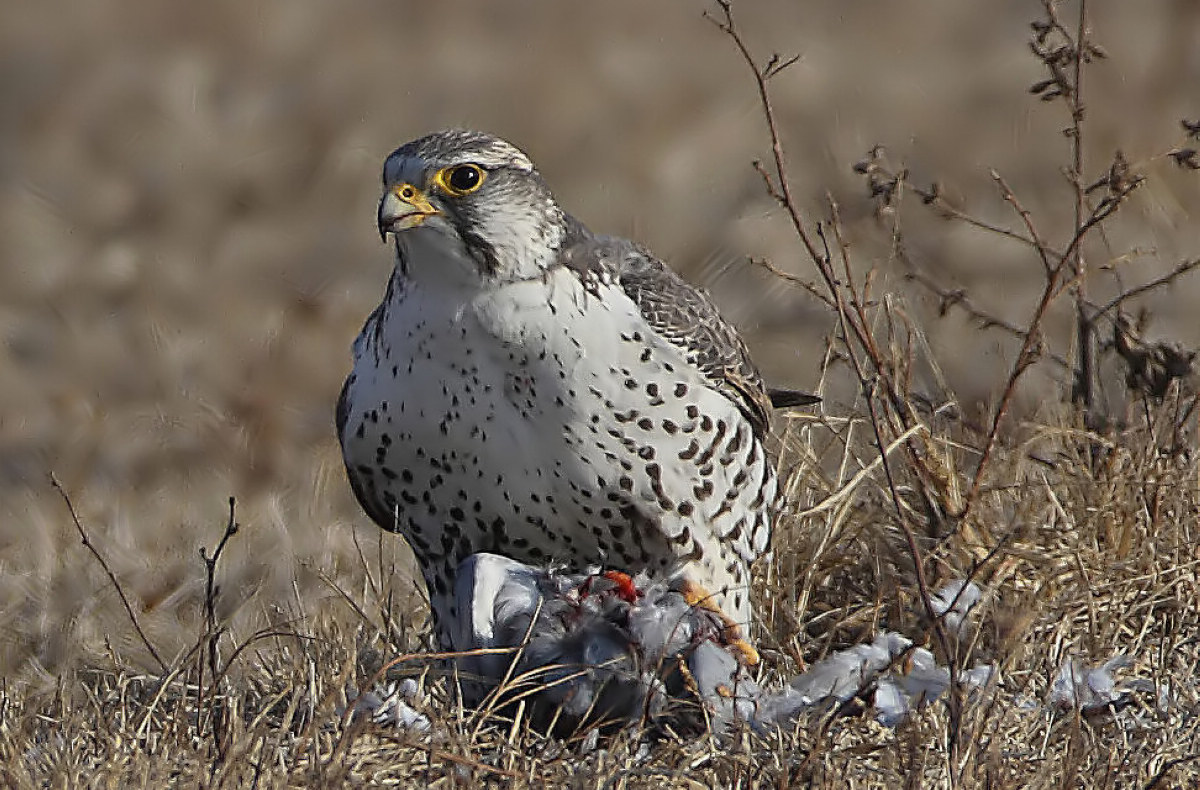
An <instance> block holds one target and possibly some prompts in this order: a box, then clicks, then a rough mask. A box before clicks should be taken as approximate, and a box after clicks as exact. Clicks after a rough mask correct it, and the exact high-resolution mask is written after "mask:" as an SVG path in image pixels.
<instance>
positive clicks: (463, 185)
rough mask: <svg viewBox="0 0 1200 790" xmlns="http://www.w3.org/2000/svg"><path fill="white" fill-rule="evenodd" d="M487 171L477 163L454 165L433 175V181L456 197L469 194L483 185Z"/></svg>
mask: <svg viewBox="0 0 1200 790" xmlns="http://www.w3.org/2000/svg"><path fill="white" fill-rule="evenodd" d="M486 178H487V172H486V171H485V170H484V169H483V168H482V167H480V166H479V165H475V164H467V165H454V166H453V167H443V168H442V169H441V170H439V171H438V172H437V175H435V176H434V177H433V181H434V183H435V184H437V185H438V186H439V187H441V188H442V190H443V191H444V192H446V193H447V194H449V195H453V196H454V197H462V196H463V195H469V194H471V193H472V192H474V191H475V190H477V189H479V187H481V186H483V182H484V180H485V179H486Z"/></svg>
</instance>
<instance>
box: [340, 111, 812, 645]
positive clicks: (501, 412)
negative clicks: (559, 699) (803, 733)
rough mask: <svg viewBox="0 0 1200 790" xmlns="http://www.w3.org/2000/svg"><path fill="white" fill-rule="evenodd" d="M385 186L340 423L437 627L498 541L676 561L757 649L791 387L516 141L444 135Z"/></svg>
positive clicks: (592, 557) (360, 476) (575, 559)
mask: <svg viewBox="0 0 1200 790" xmlns="http://www.w3.org/2000/svg"><path fill="white" fill-rule="evenodd" d="M383 184H384V186H383V193H382V195H381V197H380V200H379V204H378V207H377V212H376V223H377V227H378V230H379V232H380V234H381V236H382V237H383V238H384V240H385V241H386V240H387V238H388V236H389V235H391V236H392V238H393V240H394V242H395V244H394V269H393V272H392V276H391V279H390V281H389V283H388V287H387V291H386V294H385V295H384V297H383V300H382V303H381V304H380V305H379V307H378V308H377V309H376V310H375V312H374V313H372V314H371V316H370V317H369V318H368V319H367V321H366V323H365V325H364V326H363V330H362V333H361V334H360V335H359V337H358V339H357V340H356V341H355V344H354V360H355V361H354V370H353V372H352V373H351V374H350V376H349V378H348V379H347V380H346V384H345V386H344V387H343V390H342V395H341V397H340V398H339V401H338V407H337V426H338V436H339V438H340V440H341V445H342V455H343V458H344V460H345V463H346V473H347V477H348V478H349V480H350V485H351V487H352V488H353V490H354V493H355V495H356V497H357V498H358V501H359V503H360V504H361V505H362V507H363V509H364V510H365V511H366V512H367V514H368V515H369V516H370V517H371V518H372V520H374V521H375V522H376V523H377V524H379V525H380V526H381V527H383V528H384V529H388V530H392V531H396V532H399V533H401V534H402V535H404V537H405V538H406V539H407V540H408V542H409V544H410V545H411V546H412V548H413V551H414V553H415V554H416V558H417V562H418V565H419V566H420V568H421V571H422V574H423V576H424V578H425V581H426V584H427V586H428V588H429V592H430V596H429V598H430V605H431V607H432V608H433V611H434V617H435V620H436V621H437V624H438V638H439V641H441V642H442V643H443V645H444V646H449V640H450V631H451V629H453V628H456V627H458V626H459V625H461V624H462V623H463V621H464V620H467V619H470V618H475V617H478V616H480V615H479V613H478V612H475V611H474V610H473V609H472V608H471V603H470V602H469V601H463V602H459V601H456V600H455V597H454V589H455V585H454V575H455V572H456V568H457V567H458V565H459V564H460V563H461V562H462V561H463V560H464V559H466V558H467V557H469V556H472V555H474V554H477V553H480V552H494V553H497V554H501V555H505V556H507V557H509V558H511V559H513V560H517V561H520V562H522V563H528V564H531V565H544V564H545V563H546V562H547V561H548V560H549V559H551V558H559V559H561V560H563V561H564V562H565V563H566V564H567V565H568V566H569V567H570V568H572V569H575V570H582V569H584V568H587V567H589V566H594V565H600V566H602V567H619V568H622V569H623V570H624V571H628V572H629V573H630V574H639V573H641V572H643V571H661V570H663V569H665V568H674V567H679V566H682V567H683V569H684V570H686V572H687V573H688V575H689V577H690V578H693V579H695V580H696V581H698V582H701V583H703V584H704V585H705V586H707V587H708V588H709V589H714V590H726V591H728V590H732V591H735V592H723V593H721V594H719V595H718V596H717V598H716V600H714V601H712V602H711V604H710V605H709V608H713V609H714V610H715V611H721V612H722V617H723V620H722V622H723V623H725V624H726V626H725V629H724V630H725V634H726V637H727V639H726V641H727V642H728V644H729V646H730V647H732V648H733V649H735V650H738V651H739V653H740V654H741V655H742V656H743V660H744V661H745V662H746V663H754V662H755V661H757V654H756V653H754V650H753V648H752V647H750V646H749V645H748V644H746V643H745V642H744V640H742V639H741V631H740V630H738V629H737V627H736V626H735V625H734V622H735V621H740V622H748V621H749V620H750V601H749V599H748V597H747V596H746V594H745V592H744V591H745V590H746V588H747V587H748V584H749V580H750V563H752V562H753V561H754V560H755V559H756V558H757V557H759V556H761V555H762V554H763V553H764V552H766V551H767V550H768V547H769V542H770V533H771V525H772V522H773V521H774V519H775V518H776V515H777V514H778V512H779V510H780V507H781V505H782V500H783V492H782V490H781V487H780V486H779V483H778V480H777V477H776V471H775V464H774V460H773V458H772V457H771V455H770V453H769V452H768V448H767V444H766V439H767V434H768V422H769V419H770V416H771V409H772V406H773V405H779V404H783V403H795V402H797V401H796V398H795V397H790V398H785V397H784V396H783V395H777V397H775V398H772V396H771V393H770V391H769V390H768V389H767V387H766V385H765V384H764V382H763V380H762V376H761V375H760V374H759V372H758V369H757V368H756V367H755V365H754V363H753V361H752V360H751V359H750V355H749V352H748V351H747V349H746V345H745V343H744V342H743V341H742V339H741V338H740V337H739V335H738V333H737V331H736V330H735V329H734V328H733V327H732V326H731V325H730V324H729V323H728V322H726V321H725V320H724V319H723V318H722V317H721V315H720V314H719V313H718V312H717V309H716V307H715V305H714V304H713V302H712V300H711V299H710V298H709V297H708V295H707V294H706V293H705V292H704V291H703V290H702V289H700V288H697V287H695V286H693V285H691V284H690V283H688V282H686V281H685V280H683V279H682V278H681V277H679V276H678V275H677V274H675V273H674V272H673V271H671V269H669V268H668V267H667V266H666V265H664V264H663V263H662V261H660V260H659V259H658V258H656V257H655V256H654V255H653V254H652V253H651V252H650V251H649V250H647V249H645V248H644V247H641V246H639V245H638V244H636V243H634V242H632V241H628V240H626V239H621V238H617V237H613V236H605V235H600V234H596V233H593V232H592V231H590V230H589V229H588V228H587V227H586V226H585V225H584V224H583V223H582V222H580V221H579V220H577V219H575V218H574V217H572V216H571V215H570V214H568V213H567V212H566V211H565V210H564V209H563V208H562V207H561V206H560V205H559V203H558V201H557V200H555V198H554V195H553V194H552V193H551V192H550V189H549V187H548V186H547V185H546V183H545V181H544V180H543V179H542V177H541V175H539V174H538V172H537V170H536V169H535V168H534V166H533V163H532V162H531V161H530V159H529V157H527V156H526V155H525V154H524V153H523V152H522V151H520V150H519V149H518V148H516V147H515V146H513V145H511V144H510V143H507V142H505V141H503V140H501V139H499V138H497V137H494V136H492V135H488V134H483V133H481V132H472V131H465V130H450V131H443V132H437V133H434V134H431V135H428V136H426V137H423V138H421V139H419V140H414V141H412V142H410V143H408V144H406V145H404V146H401V147H400V148H398V149H396V150H395V151H394V152H393V153H392V154H391V155H390V156H389V157H388V158H387V160H386V161H385V163H384V168H383ZM518 378H519V380H520V382H521V386H519V387H513V386H510V383H511V382H514V381H517V380H518ZM609 581H610V582H611V583H613V584H615V594H616V595H619V596H620V597H621V598H622V599H623V600H625V601H626V602H629V603H633V602H634V601H636V600H638V599H637V593H638V592H639V591H638V590H637V589H636V586H635V585H634V584H633V582H632V580H629V581H628V582H626V581H625V580H624V579H622V578H610V579H609ZM581 592H584V591H581ZM739 645H741V646H740V647H739Z"/></svg>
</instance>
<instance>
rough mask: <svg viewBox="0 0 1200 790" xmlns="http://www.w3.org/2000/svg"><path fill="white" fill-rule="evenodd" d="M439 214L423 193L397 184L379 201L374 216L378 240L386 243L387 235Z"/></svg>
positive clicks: (406, 185) (413, 226)
mask: <svg viewBox="0 0 1200 790" xmlns="http://www.w3.org/2000/svg"><path fill="white" fill-rule="evenodd" d="M441 213H442V212H440V211H438V210H437V209H436V208H434V207H433V204H432V203H430V202H429V198H427V197H425V193H424V192H422V191H421V190H419V189H417V188H416V187H414V186H413V185H412V184H397V185H396V186H394V187H392V188H391V189H389V190H388V191H387V192H385V193H384V195H383V197H382V198H381V199H380V201H379V212H378V214H377V215H376V221H377V222H378V223H379V238H380V240H382V241H386V240H387V235H388V234H389V233H399V232H400V231H402V230H408V229H409V228H415V227H417V226H418V225H420V224H421V223H423V222H424V221H425V220H427V219H429V218H430V217H432V216H435V215H437V214H441Z"/></svg>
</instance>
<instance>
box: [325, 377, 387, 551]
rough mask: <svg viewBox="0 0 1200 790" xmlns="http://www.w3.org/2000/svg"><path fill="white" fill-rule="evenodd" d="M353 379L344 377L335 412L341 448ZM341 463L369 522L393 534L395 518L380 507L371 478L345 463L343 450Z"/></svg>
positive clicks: (347, 419) (344, 443) (346, 424)
mask: <svg viewBox="0 0 1200 790" xmlns="http://www.w3.org/2000/svg"><path fill="white" fill-rule="evenodd" d="M354 378H355V377H354V374H353V373H351V374H350V375H349V376H347V377H346V381H345V383H344V384H342V393H341V395H339V396H338V402H337V412H336V415H335V418H334V422H335V424H336V425H337V435H338V442H339V443H341V445H342V446H343V447H345V446H346V440H345V439H344V438H343V437H344V436H345V434H346V429H347V428H348V426H349V423H350V388H351V387H352V386H354ZM342 462H343V463H344V464H345V467H346V479H347V480H349V481H350V490H351V491H353V492H354V498H355V499H357V500H358V504H359V506H360V507H361V508H362V509H363V512H364V513H366V514H367V515H368V516H370V518H371V520H372V521H374V522H375V523H376V524H378V525H379V526H380V527H382V528H383V529H385V530H387V531H388V532H395V531H396V519H395V516H393V515H392V514H391V513H388V512H387V510H386V509H385V508H384V507H382V503H381V502H380V499H379V496H378V492H377V491H375V486H374V483H373V481H372V480H371V478H370V477H369V476H365V475H363V474H362V473H361V472H360V471H359V470H358V469H355V468H354V467H353V466H351V465H350V463H349V462H348V461H346V454H345V451H344V450H343V452H342Z"/></svg>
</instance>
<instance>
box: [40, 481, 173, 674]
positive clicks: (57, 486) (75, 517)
mask: <svg viewBox="0 0 1200 790" xmlns="http://www.w3.org/2000/svg"><path fill="white" fill-rule="evenodd" d="M50 485H51V486H53V488H54V490H55V491H57V492H58V493H59V495H60V496H61V497H62V498H63V502H65V503H66V505H67V510H68V511H70V513H71V521H72V522H74V523H75V529H76V531H78V532H79V538H80V539H81V540H82V541H83V545H84V548H86V549H87V550H88V551H90V552H91V553H92V556H93V557H95V558H96V561H97V562H99V563H100V567H101V568H103V569H104V572H105V573H106V574H107V575H108V580H109V581H110V582H112V586H113V589H115V590H116V591H117V596H118V597H120V599H121V604H122V605H123V606H124V607H125V613H126V614H128V615H129V621H130V622H131V623H133V629H134V630H135V631H137V635H138V638H139V639H141V640H142V644H143V645H145V646H146V649H147V650H148V651H150V655H151V656H153V657H154V660H155V661H156V662H157V663H158V668H159V671H161V672H166V671H167V664H166V662H165V661H163V660H162V657H161V656H159V655H158V651H157V650H155V649H154V645H152V644H151V643H150V639H149V638H148V637H147V636H146V632H145V631H143V630H142V626H141V624H140V623H139V622H138V619H137V615H136V614H134V612H133V606H132V605H130V603H129V598H127V597H126V595H125V590H124V589H122V587H121V583H120V582H119V581H117V575H116V574H115V573H113V571H112V568H110V567H109V566H108V563H107V562H106V561H105V559H104V557H103V556H102V555H101V554H100V550H99V549H97V548H96V546H95V544H93V543H92V541H91V539H90V538H89V537H88V534H87V531H86V530H85V529H84V528H83V523H82V522H81V521H80V520H79V514H78V513H76V512H75V505H74V504H72V502H71V497H70V496H69V495H68V494H67V491H66V489H64V488H63V487H62V483H60V482H58V477H57V476H56V475H55V474H54V473H53V472H51V473H50Z"/></svg>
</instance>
